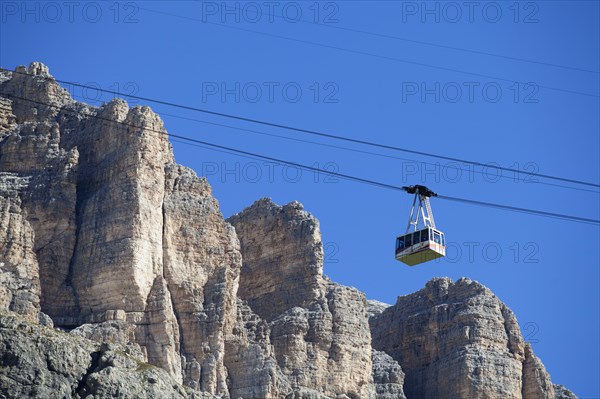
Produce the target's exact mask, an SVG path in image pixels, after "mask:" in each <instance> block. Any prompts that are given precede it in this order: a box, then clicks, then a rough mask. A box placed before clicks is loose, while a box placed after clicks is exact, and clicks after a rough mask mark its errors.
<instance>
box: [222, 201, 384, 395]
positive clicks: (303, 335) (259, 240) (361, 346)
mask: <svg viewBox="0 0 600 399" xmlns="http://www.w3.org/2000/svg"><path fill="white" fill-rule="evenodd" d="M228 221H229V222H230V223H231V224H232V225H233V226H234V227H235V229H236V232H237V235H238V237H239V239H240V245H241V252H242V258H243V265H242V270H241V277H240V287H239V291H238V295H239V296H240V298H241V299H243V300H245V301H247V302H248V304H249V305H250V307H251V308H252V309H253V310H254V312H256V313H257V315H258V316H260V317H261V318H262V319H264V320H265V321H266V322H268V326H269V329H270V334H269V335H270V342H271V344H272V345H273V349H274V357H275V359H276V360H277V365H278V366H279V368H280V369H281V371H282V372H283V374H284V375H285V376H287V378H288V380H289V381H290V383H291V384H292V386H302V387H307V388H310V389H313V390H315V391H317V392H320V393H322V394H323V395H326V396H330V397H337V396H339V395H346V396H347V397H349V398H365V399H366V398H373V397H374V394H375V392H374V389H373V376H372V374H371V368H372V367H371V335H370V331H369V325H368V315H367V303H366V298H365V297H364V295H363V294H362V293H360V292H358V291H357V290H355V289H353V288H349V287H343V286H340V285H337V284H334V283H331V282H329V281H327V280H326V279H325V278H323V274H322V271H323V246H322V242H321V233H320V230H319V223H318V221H317V220H316V219H315V218H314V217H313V216H312V215H310V214H309V213H307V212H306V211H304V209H303V208H302V205H301V204H299V203H297V202H293V203H290V204H288V205H285V206H283V207H281V206H277V205H275V204H274V203H273V202H271V200H270V199H262V200H259V201H257V202H256V203H254V204H253V205H252V206H250V207H249V208H247V209H245V210H244V211H243V212H241V213H239V214H237V215H234V216H232V217H231V218H229V219H228Z"/></svg>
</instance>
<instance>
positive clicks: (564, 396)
mask: <svg viewBox="0 0 600 399" xmlns="http://www.w3.org/2000/svg"><path fill="white" fill-rule="evenodd" d="M554 395H555V396H556V399H578V398H577V395H575V394H574V393H573V392H571V391H569V390H568V389H567V387H565V386H564V385H560V384H554Z"/></svg>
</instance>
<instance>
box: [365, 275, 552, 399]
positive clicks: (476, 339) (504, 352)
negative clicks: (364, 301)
mask: <svg viewBox="0 0 600 399" xmlns="http://www.w3.org/2000/svg"><path fill="white" fill-rule="evenodd" d="M371 331H372V336H373V347H374V348H375V349H377V350H381V351H384V352H386V353H388V354H389V355H391V356H392V357H393V358H394V359H395V360H396V361H398V363H400V364H401V365H402V369H403V370H404V372H405V373H406V379H405V384H404V389H405V392H406V395H407V397H408V398H433V397H436V398H452V397H464V398H498V399H500V398H502V399H506V398H515V399H521V398H525V399H530V398H531V399H537V398H554V397H555V395H554V389H553V387H552V384H551V383H550V379H549V376H548V374H547V373H546V371H545V369H544V366H543V365H542V364H541V362H540V361H539V360H538V359H537V358H536V357H535V356H534V355H533V353H532V352H531V348H530V347H529V345H526V344H525V343H524V341H523V337H522V335H521V331H520V329H519V326H518V324H517V321H516V319H515V317H514V315H513V313H512V312H511V311H510V310H509V309H508V308H507V307H506V305H504V304H503V303H502V302H500V300H498V298H496V297H495V296H494V295H493V294H492V292H491V291H490V290H488V289H487V288H485V287H484V286H482V285H481V284H479V283H477V282H474V281H471V280H469V279H461V280H459V281H457V282H456V283H454V282H452V280H450V279H448V278H438V279H434V280H432V281H430V282H429V283H427V286H426V287H425V288H424V289H422V290H421V291H419V292H416V293H414V294H410V295H407V296H402V297H399V298H398V301H397V303H396V304H395V305H394V306H392V307H390V308H388V309H386V310H384V311H383V312H382V313H380V314H379V315H375V316H374V317H372V318H371Z"/></svg>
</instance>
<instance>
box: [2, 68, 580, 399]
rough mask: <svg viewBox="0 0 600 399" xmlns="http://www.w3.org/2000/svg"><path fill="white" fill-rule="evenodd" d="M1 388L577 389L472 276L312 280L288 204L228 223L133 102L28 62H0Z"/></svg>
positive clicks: (251, 393)
mask: <svg viewBox="0 0 600 399" xmlns="http://www.w3.org/2000/svg"><path fill="white" fill-rule="evenodd" d="M53 325H54V326H56V329H59V330H61V331H56V330H55V329H52V327H53ZM67 332H68V333H67ZM147 363H148V364H147ZM150 365H153V366H157V367H153V366H150ZM405 373H406V374H405ZM405 393H406V396H405ZM0 397H2V398H4V397H6V398H11V399H12V398H15V399H16V398H19V399H20V398H27V397H30V398H44V399H46V398H55V397H56V398H63V397H65V398H90V399H91V398H95V399H102V398H204V399H208V398H215V397H219V398H221V399H239V398H242V399H406V398H409V399H419V398H426V399H429V398H440V399H443V398H471V397H473V398H474V397H478V398H490V399H492V398H502V399H504V398H519V399H538V398H547V399H552V398H555V397H556V398H565V399H567V398H568V399H572V397H574V395H572V393H570V392H569V391H568V390H566V389H565V388H564V387H561V386H553V385H552V383H551V380H550V377H549V375H548V373H547V372H546V371H545V369H544V366H543V364H542V363H541V361H540V360H539V359H538V358H537V357H536V356H535V355H534V354H533V352H532V350H531V348H530V347H529V346H528V345H526V344H524V342H523V338H522V336H521V332H520V330H519V327H518V324H517V321H516V319H515V317H514V315H513V314H512V312H511V311H510V310H509V309H508V308H507V307H506V306H505V305H504V304H502V303H501V302H500V301H499V300H498V299H497V298H495V297H494V296H493V294H491V292H490V291H489V290H487V289H486V288H485V287H483V286H481V285H480V284H478V283H476V282H472V281H470V280H467V279H463V280H459V281H458V282H456V283H454V282H452V281H451V280H449V279H435V280H432V281H431V282H429V283H428V284H427V286H426V287H425V289H423V290H421V291H419V292H417V293H415V294H412V295H408V296H405V297H401V298H399V299H398V302H397V303H396V304H395V305H393V306H389V305H386V304H383V303H381V302H377V301H367V300H366V298H365V296H364V294H362V293H361V292H359V291H358V290H356V289H354V288H351V287H344V286H341V285H339V284H335V283H333V282H331V281H330V280H329V279H327V278H326V277H325V276H323V245H322V240H321V233H320V229H319V223H318V221H317V220H316V219H315V217H314V216H312V215H310V214H309V213H308V212H306V211H305V210H304V209H303V207H302V205H301V204H299V203H298V202H292V203H290V204H287V205H285V206H278V205H276V204H274V203H273V202H272V201H271V200H269V199H262V200H259V201H257V202H256V203H254V204H253V205H252V206H250V207H248V208H247V209H245V210H243V211H242V212H240V213H238V214H236V215H234V216H232V217H231V218H229V219H228V220H227V221H225V220H224V218H223V216H222V215H221V213H220V211H219V205H218V203H217V201H216V200H215V199H214V198H213V196H212V192H211V188H210V186H209V184H208V182H207V181H206V180H205V179H203V178H198V177H197V176H196V175H195V173H194V172H193V171H192V170H190V169H187V168H185V167H182V166H180V165H177V164H176V163H175V160H174V157H173V153H172V149H171V146H170V144H169V141H168V136H167V132H166V131H165V129H164V127H163V124H162V121H161V120H160V118H159V117H158V116H157V115H156V114H154V113H153V112H152V111H151V110H150V109H149V108H148V107H133V108H130V107H129V106H128V105H127V103H125V102H124V101H123V100H113V101H111V102H109V103H108V104H103V105H102V106H100V107H91V106H88V105H85V104H81V103H77V102H75V101H73V99H71V97H70V96H69V94H68V93H67V92H66V91H65V90H64V89H62V88H61V87H60V86H59V85H58V84H57V82H56V81H55V80H54V79H53V78H52V77H51V76H50V74H49V72H48V69H47V68H46V67H45V66H44V65H42V64H39V63H32V64H31V65H30V66H29V67H28V68H25V67H18V68H17V69H16V70H15V72H14V73H6V72H0Z"/></svg>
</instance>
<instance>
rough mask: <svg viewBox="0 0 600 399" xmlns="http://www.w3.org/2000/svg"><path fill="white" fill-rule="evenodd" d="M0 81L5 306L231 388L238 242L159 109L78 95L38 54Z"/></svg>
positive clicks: (176, 372) (221, 390) (203, 382)
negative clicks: (227, 348) (129, 346)
mask: <svg viewBox="0 0 600 399" xmlns="http://www.w3.org/2000/svg"><path fill="white" fill-rule="evenodd" d="M0 91H1V92H2V94H3V97H2V104H1V105H2V112H1V113H0V117H1V118H2V119H1V120H0V126H2V127H3V130H2V132H1V133H0V138H1V139H0V172H2V173H3V176H4V177H3V182H4V181H6V183H5V184H2V187H4V188H5V189H3V194H2V206H1V208H0V209H2V215H3V218H2V223H3V224H6V226H7V229H6V230H5V229H3V230H2V233H3V234H10V239H7V240H3V247H2V250H3V264H4V266H3V267H2V278H3V279H4V280H6V281H7V282H6V284H3V290H2V296H1V299H2V303H3V307H4V308H5V309H9V310H15V311H19V312H20V313H22V314H26V315H27V316H28V317H29V318H30V319H34V318H37V317H38V316H37V313H39V309H40V308H41V310H42V311H43V312H45V313H47V314H48V315H49V316H50V317H51V318H52V319H53V321H54V323H55V324H56V325H58V326H61V327H63V328H75V327H78V326H81V325H83V324H86V323H87V324H91V326H90V327H89V328H87V329H83V330H82V329H80V330H79V331H80V332H81V333H82V334H84V335H86V336H89V337H91V338H94V337H95V338H111V339H116V340H117V341H125V340H127V341H130V342H132V343H135V344H138V345H139V346H140V348H141V349H142V352H143V354H144V358H145V359H146V360H148V361H149V362H150V363H152V364H154V365H157V366H160V367H162V368H164V369H165V370H167V371H168V372H169V373H170V374H171V376H172V377H173V378H174V379H175V380H177V381H180V382H181V381H185V382H186V384H187V385H188V386H190V387H193V388H200V389H202V390H204V391H206V392H211V393H214V394H219V395H223V396H227V395H228V390H227V385H226V375H227V373H226V370H225V368H224V366H223V356H224V352H223V351H224V342H225V335H227V334H228V333H229V331H230V330H231V328H232V327H233V322H234V321H235V314H236V309H235V303H236V292H237V284H238V282H237V279H238V277H239V269H240V268H241V255H240V253H239V248H238V242H237V238H236V236H235V232H234V231H233V228H231V226H229V225H227V224H226V223H225V221H224V219H223V217H222V216H221V214H220V212H219V209H218V205H217V203H216V201H215V200H214V199H213V198H212V195H211V192H210V187H209V186H208V184H207V183H206V181H205V180H204V179H199V178H198V177H196V175H195V174H194V173H193V172H192V171H190V170H188V169H185V168H182V167H180V166H178V165H176V164H175V162H174V158H173V154H172V150H171V146H170V144H169V141H168V138H167V134H166V131H165V130H164V128H163V125H162V121H161V120H160V118H158V116H157V115H156V114H154V113H153V112H152V111H151V110H150V109H149V108H148V107H134V108H131V109H130V108H129V107H128V105H127V104H126V103H125V102H124V101H122V100H113V101H111V102H110V103H108V104H105V105H103V106H102V107H99V108H95V107H89V106H86V105H83V104H79V103H76V102H74V101H73V100H72V99H71V98H70V97H69V95H68V93H67V92H66V91H65V90H63V89H62V88H60V86H58V84H57V83H56V82H55V81H54V79H52V77H51V76H50V75H49V74H48V70H47V68H46V67H45V66H43V65H41V64H39V63H33V64H32V65H31V66H30V67H29V68H24V67H19V68H17V70H16V71H15V73H12V74H6V73H3V74H2V76H1V77H0ZM5 127H6V130H5ZM5 192H6V193H5ZM4 243H8V245H6V248H5V246H4ZM40 280H41V281H43V284H42V285H41V287H40V284H39V281H40ZM36 312H37V313H36ZM116 321H118V322H119V323H112V324H111V322H116ZM96 323H105V324H103V325H102V326H94V324H96Z"/></svg>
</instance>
